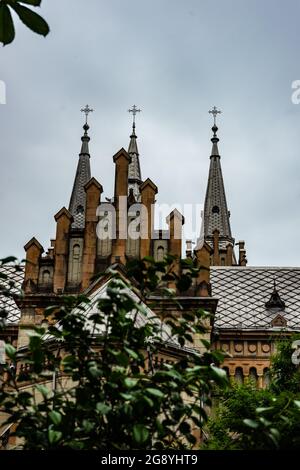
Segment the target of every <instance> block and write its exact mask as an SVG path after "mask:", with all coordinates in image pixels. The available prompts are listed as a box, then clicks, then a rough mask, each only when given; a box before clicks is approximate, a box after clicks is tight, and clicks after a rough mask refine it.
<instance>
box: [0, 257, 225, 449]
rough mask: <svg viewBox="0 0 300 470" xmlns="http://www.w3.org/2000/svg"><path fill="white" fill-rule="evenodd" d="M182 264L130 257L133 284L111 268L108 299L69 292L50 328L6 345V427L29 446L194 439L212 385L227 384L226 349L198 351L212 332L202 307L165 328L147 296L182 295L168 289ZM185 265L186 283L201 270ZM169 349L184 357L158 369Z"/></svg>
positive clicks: (177, 443)
mask: <svg viewBox="0 0 300 470" xmlns="http://www.w3.org/2000/svg"><path fill="white" fill-rule="evenodd" d="M174 262H175V260H174V259H172V258H166V260H165V261H164V262H160V263H155V262H154V260H153V259H151V258H147V259H145V260H143V261H137V262H136V263H133V264H132V263H131V265H130V266H129V267H128V275H130V276H131V277H132V282H131V283H129V282H128V281H126V280H125V279H123V278H121V277H120V276H119V275H118V273H117V272H115V271H111V272H110V275H111V276H112V278H111V280H110V281H109V283H108V286H107V295H106V296H103V297H101V299H100V300H99V301H98V302H97V305H94V304H92V303H91V300H90V299H89V298H87V297H85V296H82V295H81V296H77V297H76V296H70V297H65V298H64V301H63V303H62V304H61V305H56V306H52V307H49V308H48V309H47V312H46V315H47V317H48V318H49V321H50V323H51V325H50V326H49V329H48V331H46V330H45V328H41V327H36V328H35V329H34V330H33V331H32V333H31V334H30V341H29V347H28V348H27V349H25V348H23V349H21V350H18V351H16V350H15V349H14V348H13V347H12V346H11V345H7V347H6V354H7V356H8V357H9V359H10V361H11V362H12V363H15V364H16V365H17V367H16V370H14V369H12V368H11V367H10V365H9V364H7V365H5V366H4V375H3V376H2V382H1V387H0V412H4V413H6V415H7V424H9V423H15V424H16V430H15V434H16V436H18V437H19V438H22V440H23V444H22V446H23V448H24V449H151V448H166V447H173V448H179V449H180V448H189V447H191V446H193V445H194V444H195V442H196V439H195V435H194V434H195V432H199V429H201V428H202V427H203V425H204V423H205V421H206V419H207V415H206V410H207V407H209V406H210V399H209V396H210V392H211V389H212V387H213V386H214V385H215V384H219V385H220V386H223V385H224V384H225V383H226V377H225V376H226V374H225V373H224V371H222V370H221V369H219V368H218V367H217V366H216V365H215V364H217V363H218V361H219V360H220V354H217V353H212V352H209V351H207V352H206V353H205V354H202V355H200V354H199V352H197V350H195V349H192V348H191V346H192V340H193V335H194V334H198V333H203V331H204V327H203V318H204V313H203V312H202V311H195V312H191V313H189V314H187V313H185V312H182V315H181V316H180V318H177V319H176V318H172V316H169V317H168V319H166V322H165V323H164V324H162V323H161V322H160V321H158V319H157V317H156V316H153V314H152V313H151V311H150V310H149V309H148V308H147V307H146V306H145V303H144V302H143V301H142V299H144V296H145V295H146V293H150V292H151V291H155V292H156V294H157V293H160V295H164V296H166V295H167V296H169V297H171V298H172V297H173V296H174V291H172V290H171V289H168V288H167V287H166V281H170V280H172V281H173V282H174V283H175V284H176V285H177V286H180V285H181V284H180V282H181V280H180V277H178V275H176V274H175V273H173V271H174V270H173V268H172V266H174ZM184 267H185V272H186V274H185V281H184V282H183V285H182V286H183V287H184V289H186V287H187V278H189V279H190V282H191V281H192V279H193V277H194V276H195V275H196V272H195V270H194V268H193V267H192V266H190V267H188V266H187V265H184ZM188 272H189V274H188ZM174 301H175V299H174ZM92 305H93V308H92V309H89V310H88V311H87V308H89V307H90V306H92ZM53 320H55V321H53ZM205 344H206V343H205ZM162 348H163V349H164V350H165V351H166V353H167V354H168V351H171V350H172V349H173V351H174V352H175V353H176V356H175V357H177V359H175V357H174V356H173V362H172V363H167V362H164V363H163V364H161V365H160V366H159V367H157V366H155V361H154V359H155V357H156V356H157V355H158V354H159V351H161V349H162ZM21 364H23V366H24V364H26V367H21ZM49 384H53V386H52V387H49Z"/></svg>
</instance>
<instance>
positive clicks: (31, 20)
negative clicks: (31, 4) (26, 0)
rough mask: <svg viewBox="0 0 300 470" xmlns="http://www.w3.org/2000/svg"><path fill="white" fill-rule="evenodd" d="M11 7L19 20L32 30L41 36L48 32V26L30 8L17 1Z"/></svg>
mask: <svg viewBox="0 0 300 470" xmlns="http://www.w3.org/2000/svg"><path fill="white" fill-rule="evenodd" d="M11 7H12V8H13V9H14V10H15V12H16V13H17V15H18V16H19V18H20V20H21V21H22V22H23V23H24V24H25V25H26V26H27V27H28V28H29V29H31V30H32V31H34V32H35V33H37V34H41V35H42V36H47V34H48V33H49V26H48V24H47V23H46V21H45V20H44V18H42V17H41V16H40V15H38V14H37V13H35V12H34V11H32V10H30V8H27V7H23V6H22V5H18V4H17V3H13V4H12V5H11Z"/></svg>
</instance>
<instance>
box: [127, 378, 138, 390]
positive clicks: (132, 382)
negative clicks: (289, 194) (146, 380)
mask: <svg viewBox="0 0 300 470" xmlns="http://www.w3.org/2000/svg"><path fill="white" fill-rule="evenodd" d="M124 383H125V386H126V387H127V388H132V387H135V386H136V384H137V383H138V380H137V379H131V378H129V377H126V379H125V380H124Z"/></svg>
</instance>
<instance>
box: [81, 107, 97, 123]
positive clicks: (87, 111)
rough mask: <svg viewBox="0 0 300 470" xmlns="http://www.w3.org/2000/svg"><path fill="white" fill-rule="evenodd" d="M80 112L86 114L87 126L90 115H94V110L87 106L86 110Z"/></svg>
mask: <svg viewBox="0 0 300 470" xmlns="http://www.w3.org/2000/svg"><path fill="white" fill-rule="evenodd" d="M80 111H81V112H82V113H84V114H85V123H86V124H87V119H88V114H89V113H92V112H93V111H94V110H93V109H91V108H89V105H88V104H87V105H86V106H85V108H82V109H81V110H80Z"/></svg>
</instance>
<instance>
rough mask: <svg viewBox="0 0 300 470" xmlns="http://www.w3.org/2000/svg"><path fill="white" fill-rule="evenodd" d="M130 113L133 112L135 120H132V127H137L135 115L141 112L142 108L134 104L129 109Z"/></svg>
mask: <svg viewBox="0 0 300 470" xmlns="http://www.w3.org/2000/svg"><path fill="white" fill-rule="evenodd" d="M128 112H129V113H132V117H133V121H132V129H133V130H134V129H135V116H136V114H137V113H140V112H141V109H138V108H137V107H136V105H135V104H134V105H133V106H132V108H130V109H128Z"/></svg>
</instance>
